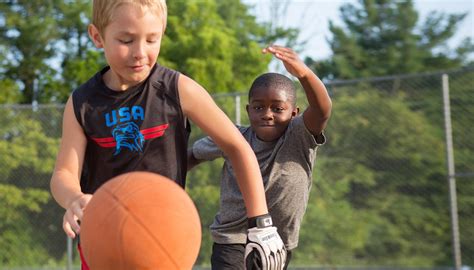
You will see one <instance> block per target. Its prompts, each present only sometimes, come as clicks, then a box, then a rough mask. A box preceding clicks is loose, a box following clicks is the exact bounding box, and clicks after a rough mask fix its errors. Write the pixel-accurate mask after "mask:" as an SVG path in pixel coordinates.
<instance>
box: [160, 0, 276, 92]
mask: <svg viewBox="0 0 474 270" xmlns="http://www.w3.org/2000/svg"><path fill="white" fill-rule="evenodd" d="M168 9H169V13H168V14H169V15H168V26H167V29H166V33H165V36H164V39H163V44H162V48H161V54H160V57H159V59H158V62H160V63H162V64H164V65H168V66H170V67H172V68H176V69H178V70H179V71H181V72H183V73H184V74H186V75H189V76H191V77H192V78H193V79H195V80H196V81H198V82H199V83H200V84H202V85H203V86H204V87H205V88H206V89H207V90H209V91H210V92H212V93H219V92H235V91H238V90H242V89H247V88H248V86H249V85H250V83H251V82H252V80H253V78H254V76H256V74H259V73H261V72H263V71H264V70H265V69H266V66H267V64H268V63H269V61H270V58H269V57H264V56H262V55H261V53H260V48H261V46H260V44H259V43H258V41H259V40H260V39H261V37H262V36H264V35H265V33H264V31H263V28H262V27H261V26H259V25H258V24H257V23H256V22H255V18H254V17H253V16H250V15H249V14H248V10H247V7H246V6H245V5H243V4H242V3H240V1H232V0H229V1H215V0H206V1H172V2H169V3H168Z"/></svg>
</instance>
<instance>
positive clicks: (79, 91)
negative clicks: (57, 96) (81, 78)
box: [72, 67, 108, 99]
mask: <svg viewBox="0 0 474 270" xmlns="http://www.w3.org/2000/svg"><path fill="white" fill-rule="evenodd" d="M107 70H108V67H104V68H103V69H101V70H99V71H98V72H96V73H95V74H94V75H93V76H92V77H90V78H89V80H87V81H86V82H85V83H83V84H81V85H79V86H78V87H77V88H76V89H74V91H73V92H72V95H73V99H78V98H86V97H87V96H90V95H92V94H93V93H94V92H95V91H94V90H96V89H97V88H98V87H100V80H101V77H102V74H104V73H105V72H106V71H107Z"/></svg>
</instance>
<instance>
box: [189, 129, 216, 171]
mask: <svg viewBox="0 0 474 270" xmlns="http://www.w3.org/2000/svg"><path fill="white" fill-rule="evenodd" d="M223 156H224V153H222V150H221V149H220V148H219V147H218V146H217V145H216V144H215V143H214V141H213V140H212V139H211V138H210V137H209V136H206V137H204V138H201V139H199V140H197V141H196V142H194V144H193V146H192V147H191V148H188V171H189V170H191V169H192V168H194V167H195V166H197V165H199V164H201V163H202V162H204V161H210V160H214V159H216V158H220V157H223Z"/></svg>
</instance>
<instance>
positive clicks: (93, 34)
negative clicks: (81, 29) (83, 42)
mask: <svg viewBox="0 0 474 270" xmlns="http://www.w3.org/2000/svg"><path fill="white" fill-rule="evenodd" d="M87 32H88V33H89V37H90V38H91V39H92V42H94V45H95V46H96V47H97V48H103V47H104V44H103V41H102V37H101V36H100V32H99V30H98V29H97V27H95V25H93V24H89V26H88V27H87Z"/></svg>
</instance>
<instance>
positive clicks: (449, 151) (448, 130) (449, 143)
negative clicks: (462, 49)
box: [442, 74, 461, 270]
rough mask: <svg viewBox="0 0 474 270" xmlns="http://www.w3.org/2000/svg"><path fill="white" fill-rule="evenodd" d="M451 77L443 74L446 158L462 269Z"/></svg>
mask: <svg viewBox="0 0 474 270" xmlns="http://www.w3.org/2000/svg"><path fill="white" fill-rule="evenodd" d="M448 79H449V77H448V75H447V74H443V75H442V83H443V104H444V106H443V108H444V128H445V129H444V132H445V136H446V159H447V165H448V183H449V204H450V211H451V230H452V244H453V259H454V266H455V269H456V270H461V245H460V242H459V222H458V206H457V196H456V177H455V168H454V152H453V131H452V126H451V106H450V100H449V80H448Z"/></svg>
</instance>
